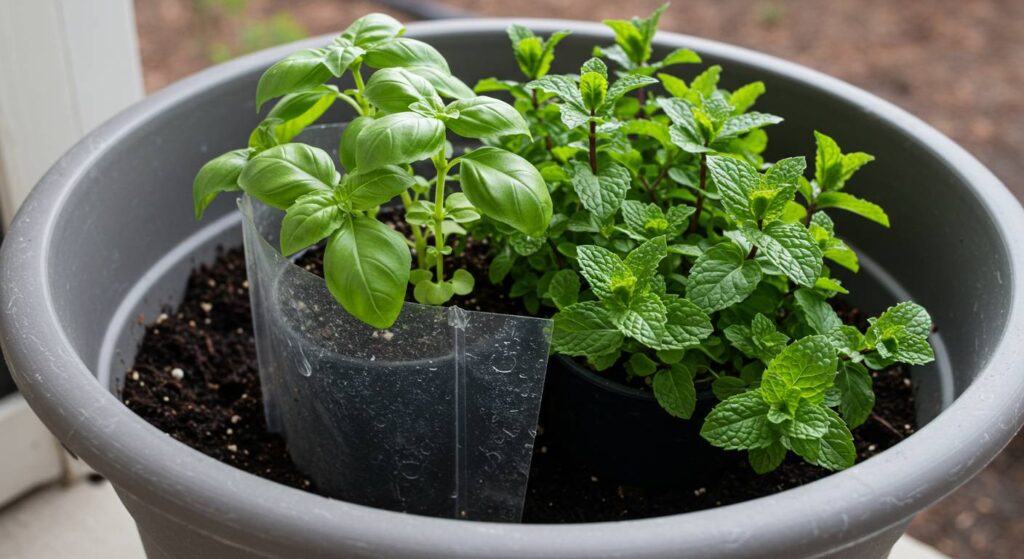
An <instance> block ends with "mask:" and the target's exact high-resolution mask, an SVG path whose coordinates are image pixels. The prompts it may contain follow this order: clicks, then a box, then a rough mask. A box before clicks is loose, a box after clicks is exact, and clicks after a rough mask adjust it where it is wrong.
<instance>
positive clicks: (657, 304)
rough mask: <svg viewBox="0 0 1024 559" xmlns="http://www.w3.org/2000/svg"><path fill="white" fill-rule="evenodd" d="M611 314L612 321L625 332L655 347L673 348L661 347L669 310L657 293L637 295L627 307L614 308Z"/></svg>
mask: <svg viewBox="0 0 1024 559" xmlns="http://www.w3.org/2000/svg"><path fill="white" fill-rule="evenodd" d="M611 315H612V321H613V322H614V323H615V325H616V326H617V327H618V328H619V330H620V331H621V332H622V333H623V334H625V335H627V336H629V337H631V338H633V339H634V340H637V341H638V342H641V343H643V344H644V345H646V346H648V347H652V348H654V349H671V348H667V347H661V340H662V338H663V337H664V336H665V323H666V322H668V310H667V309H666V308H665V303H663V302H662V301H661V299H660V298H659V297H658V296H657V295H656V294H654V293H642V294H639V295H636V296H634V297H633V298H632V299H631V300H630V302H629V306H628V307H627V308H625V309H617V310H614V311H612V313H611Z"/></svg>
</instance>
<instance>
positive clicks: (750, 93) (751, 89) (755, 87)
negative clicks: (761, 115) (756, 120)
mask: <svg viewBox="0 0 1024 559" xmlns="http://www.w3.org/2000/svg"><path fill="white" fill-rule="evenodd" d="M764 92H765V87H764V82H760V81H757V82H753V83H748V84H747V85H745V86H743V87H741V88H739V89H737V90H736V91H733V92H732V94H731V95H729V104H730V105H732V106H733V111H734V112H735V113H736V114H740V113H744V112H746V111H747V109H749V108H750V107H752V106H754V103H755V102H756V101H757V98H758V97H760V96H761V95H763V94H764Z"/></svg>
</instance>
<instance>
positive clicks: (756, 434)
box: [700, 390, 776, 450]
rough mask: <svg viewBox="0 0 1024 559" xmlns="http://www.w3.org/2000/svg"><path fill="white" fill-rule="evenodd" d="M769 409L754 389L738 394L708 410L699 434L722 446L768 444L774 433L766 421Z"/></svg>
mask: <svg viewBox="0 0 1024 559" xmlns="http://www.w3.org/2000/svg"><path fill="white" fill-rule="evenodd" d="M769 409H770V408H769V406H768V404H767V403H765V401H764V400H762V399H761V395H760V393H758V392H757V391H756V390H754V391H750V392H744V393H743V394H738V395H736V396H733V397H731V398H728V399H727V400H725V401H723V402H720V403H719V404H718V405H717V406H715V407H714V409H712V410H711V413H709V414H708V416H707V418H706V419H705V420H704V426H703V427H701V430H700V435H701V436H702V437H704V438H705V439H706V440H707V441H708V442H710V443H711V444H713V445H715V446H717V447H719V448H723V449H725V450H742V449H752V448H765V447H768V446H771V444H772V443H774V442H775V440H776V437H775V434H774V433H773V432H772V430H771V427H770V425H769V422H768V410H769Z"/></svg>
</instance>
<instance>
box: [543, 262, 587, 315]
mask: <svg viewBox="0 0 1024 559" xmlns="http://www.w3.org/2000/svg"><path fill="white" fill-rule="evenodd" d="M548 296H550V297H551V301H552V302H554V303H555V306H556V307H558V308H559V309H560V310H564V309H565V308H566V307H568V306H570V305H574V304H576V301H577V300H578V299H579V296H580V277H579V276H578V275H576V272H574V271H572V270H559V271H558V272H556V273H555V275H554V276H552V278H551V283H550V284H548Z"/></svg>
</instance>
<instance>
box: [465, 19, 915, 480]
mask: <svg viewBox="0 0 1024 559" xmlns="http://www.w3.org/2000/svg"><path fill="white" fill-rule="evenodd" d="M664 11H665V7H661V8H659V9H658V10H656V11H655V12H654V13H653V14H652V15H651V16H649V17H647V18H644V19H641V18H633V19H630V20H609V21H606V22H605V23H606V24H607V25H608V27H610V28H611V29H612V30H613V31H614V33H615V44H614V45H612V46H608V47H601V48H598V49H594V56H595V58H591V59H589V60H586V61H583V63H582V64H581V65H580V67H579V68H580V69H579V72H578V73H576V74H567V75H560V74H551V73H549V70H550V67H551V66H550V60H548V59H545V62H544V65H543V71H540V72H538V71H537V70H536V69H537V68H540V66H539V65H538V61H539V60H540V59H541V58H540V56H541V55H540V53H541V52H542V49H543V48H544V46H545V43H544V42H543V41H542V40H541V39H540V38H538V37H536V36H534V35H533V33H531V32H530V31H528V30H527V29H525V28H523V27H521V26H512V27H511V28H510V29H509V36H510V38H511V41H512V45H513V57H514V58H515V60H516V61H517V62H518V63H519V66H520V69H521V70H522V72H523V75H524V76H525V77H526V79H527V83H525V84H524V83H519V82H516V81H508V80H498V79H488V80H482V81H480V82H479V83H478V84H477V88H476V89H477V91H478V92H482V91H501V92H503V93H506V94H509V95H511V96H512V98H513V99H514V100H515V107H516V109H517V110H518V111H519V112H520V114H522V116H523V119H524V120H525V121H526V124H527V126H528V127H529V129H530V131H531V132H532V135H531V136H530V137H527V136H525V135H522V136H518V137H504V138H497V139H490V140H488V143H489V144H490V145H494V146H501V147H505V148H506V149H509V150H510V151H513V152H515V153H517V154H519V155H520V156H522V157H524V158H526V159H527V160H529V161H530V162H531V163H533V164H534V165H535V166H536V167H537V169H538V170H539V171H540V174H541V176H542V177H543V178H544V180H545V182H546V186H547V188H548V190H549V191H550V193H551V199H552V204H553V209H552V219H551V222H550V226H549V228H548V230H547V232H546V233H544V234H543V235H536V234H535V233H529V234H530V235H533V236H530V237H524V236H522V235H520V234H513V233H510V232H509V231H508V229H507V228H505V229H502V228H500V227H497V228H490V229H487V232H488V233H489V234H490V235H491V238H492V243H493V246H494V260H493V261H492V264H491V270H490V278H489V279H490V280H491V281H492V282H495V283H504V284H505V285H507V286H509V293H510V295H511V296H513V297H519V298H521V299H522V301H523V304H524V306H526V307H527V308H528V309H530V312H534V313H538V312H539V313H544V312H551V313H553V316H554V321H555V327H554V331H553V339H552V345H553V349H554V351H555V352H556V353H560V354H563V355H568V356H573V357H576V358H580V359H585V360H586V361H587V363H588V364H589V366H590V367H591V368H593V369H595V370H597V371H604V370H607V369H618V370H619V371H621V372H620V373H619V374H623V373H624V374H625V375H626V377H627V378H629V379H633V380H634V381H635V382H638V383H642V384H645V385H646V386H648V387H649V388H650V390H651V391H652V392H653V394H654V396H655V398H656V399H657V401H658V402H659V403H660V404H661V406H662V407H663V408H664V409H665V411H666V412H667V413H669V414H671V415H673V416H675V417H679V418H690V417H691V416H692V414H693V410H694V409H695V404H696V394H697V393H698V392H699V391H706V390H709V389H710V390H711V391H712V392H713V393H714V395H715V396H716V397H717V398H718V399H719V400H721V402H720V403H719V404H718V405H717V406H716V407H715V409H714V411H712V413H711V414H710V415H709V416H708V417H707V419H706V420H705V424H704V429H703V434H704V436H705V438H707V439H708V440H709V441H710V442H712V443H713V444H715V445H717V446H719V447H722V448H725V449H733V450H746V451H747V452H748V453H749V457H750V463H751V466H752V467H753V468H754V469H755V470H756V471H758V472H767V471H771V470H772V469H774V468H776V467H777V466H778V465H779V464H780V463H782V461H783V459H784V458H785V456H786V454H787V453H788V452H793V453H795V454H797V455H798V456H801V457H802V458H803V459H805V460H806V461H808V462H810V463H812V464H816V465H819V466H821V467H824V468H829V469H840V468H845V467H848V466H849V465H851V464H852V463H853V460H854V458H855V453H854V450H853V444H852V436H851V434H850V428H853V427H857V426H858V425H860V424H862V423H863V422H864V421H866V420H867V419H868V418H870V415H871V409H872V407H873V405H874V393H873V392H872V388H871V371H873V370H879V369H881V368H884V367H886V366H888V365H891V364H892V363H894V362H897V361H899V362H903V363H908V364H918V363H924V362H927V361H929V360H931V359H932V352H931V347H930V346H929V345H928V343H927V329H928V328H929V327H930V319H928V318H927V314H921V313H918V312H917V311H916V310H914V309H919V308H920V307H917V306H916V305H914V306H913V307H910V306H908V305H912V304H911V303H904V304H902V305H903V306H897V307H894V308H893V309H890V310H889V311H887V312H886V313H884V314H883V315H882V316H880V317H878V318H877V319H872V321H871V326H870V327H869V328H868V329H867V331H861V330H858V328H857V327H856V326H852V325H847V324H844V323H843V320H842V318H841V317H840V315H839V314H837V312H836V311H835V310H834V308H833V304H832V298H833V297H835V296H836V295H837V294H840V293H842V294H845V293H847V289H846V288H845V287H844V286H843V284H842V282H841V281H840V280H839V279H837V278H836V277H834V275H833V270H832V265H838V266H839V267H841V268H843V269H845V270H849V271H851V272H856V271H857V270H858V269H859V262H858V258H857V254H856V253H855V252H854V251H853V250H852V249H850V247H849V246H848V245H847V244H846V243H845V242H844V241H843V240H842V238H841V237H840V236H839V235H838V234H837V231H836V228H835V224H834V223H833V221H832V219H831V218H830V216H829V213H831V212H834V211H845V212H850V213H854V214H857V215H860V216H862V217H865V218H867V219H869V220H872V221H875V222H877V223H879V224H882V225H884V226H888V225H889V219H888V217H887V216H886V214H885V212H884V211H883V210H882V209H881V208H879V207H878V206H877V205H875V204H873V203H871V202H869V201H866V200H864V199H862V198H860V197H858V196H855V195H854V194H851V193H849V190H850V188H849V186H850V185H852V184H853V183H852V182H851V180H852V179H853V178H854V175H855V173H856V172H857V171H858V170H859V169H860V168H861V167H863V166H864V165H865V164H867V163H869V162H870V161H871V160H872V157H871V156H869V155H867V154H864V153H860V152H855V153H843V152H842V150H841V149H840V148H839V146H838V144H837V143H836V142H835V141H834V140H832V138H830V137H828V136H826V135H824V134H821V133H816V134H815V138H814V140H815V144H814V145H816V150H815V151H814V152H813V153H815V157H814V160H813V169H808V168H807V167H808V160H807V159H805V157H803V156H795V157H787V158H783V159H779V160H778V161H775V162H770V161H766V160H765V158H764V155H763V154H764V150H765V147H766V146H767V144H768V130H769V129H770V127H771V126H773V125H775V124H778V123H780V122H782V118H781V117H779V116H776V115H772V114H768V113H765V112H759V111H756V110H755V109H754V107H755V105H756V103H757V101H758V100H759V99H760V98H761V97H762V96H763V95H765V94H766V88H765V84H764V83H763V82H760V81H755V82H752V83H748V84H746V85H742V86H741V87H738V88H737V89H735V90H732V91H729V90H726V89H724V88H723V87H722V86H721V79H722V71H723V70H722V68H721V67H719V66H710V67H707V68H705V69H703V70H702V71H698V72H694V73H692V74H690V76H689V77H686V78H684V77H682V75H679V74H676V72H675V70H676V68H677V67H676V66H674V65H676V64H683V63H687V64H688V63H699V62H700V58H699V56H697V55H696V54H695V53H693V52H691V51H687V50H677V51H673V52H670V53H668V54H667V55H666V56H665V57H664V58H662V59H661V60H657V57H654V56H653V54H654V52H655V51H654V49H653V48H652V37H653V35H654V32H655V28H656V27H657V22H658V20H659V18H660V17H661V15H662V14H663V13H664ZM558 39H559V40H560V39H561V36H559V37H558ZM605 60H609V61H611V62H612V63H614V65H615V66H616V67H617V69H616V70H609V68H608V67H607V66H606V64H605V62H604V61H605ZM658 86H660V87H658ZM810 147H812V146H811V145H809V146H808V148H810ZM808 151H809V152H810V150H808ZM464 188H465V185H464ZM478 205H479V204H478ZM544 307H547V308H548V309H550V310H548V311H545V309H544ZM922 312H923V311H922ZM926 322H927V324H926ZM925 326H927V327H925Z"/></svg>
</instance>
